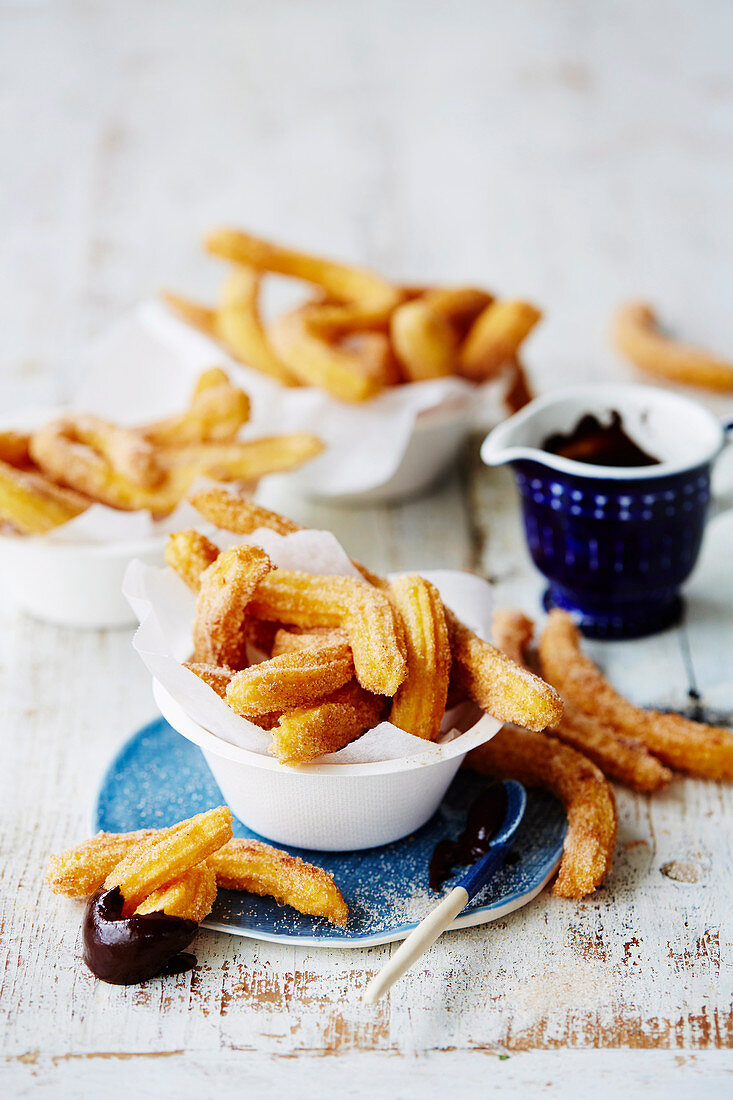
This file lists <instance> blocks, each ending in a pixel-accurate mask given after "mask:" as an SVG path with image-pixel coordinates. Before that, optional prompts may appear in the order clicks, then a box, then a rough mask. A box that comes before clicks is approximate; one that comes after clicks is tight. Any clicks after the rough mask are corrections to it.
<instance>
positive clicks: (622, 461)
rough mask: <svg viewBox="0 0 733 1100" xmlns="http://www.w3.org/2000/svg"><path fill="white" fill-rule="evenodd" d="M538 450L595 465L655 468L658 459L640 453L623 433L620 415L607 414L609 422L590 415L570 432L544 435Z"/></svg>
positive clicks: (629, 437)
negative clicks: (604, 422) (602, 421)
mask: <svg viewBox="0 0 733 1100" xmlns="http://www.w3.org/2000/svg"><path fill="white" fill-rule="evenodd" d="M542 449H543V450H544V451H548V452H549V453H550V454H552V455H560V456H561V457H562V458H571V459H573V461H574V462H590V463H593V465H595V466H658V465H659V459H658V458H654V457H653V456H652V455H649V454H647V453H646V451H643V450H642V449H641V447H640V446H639V445H638V443H635V442H634V440H633V439H632V438H631V436H629V435H627V434H626V431H625V429H624V425H623V421H622V419H621V413H619V412H617V411H616V410H615V409H613V410H612V412H611V422H610V423H609V424H602V423H601V421H600V420H599V419H598V417H596V416H594V415H593V413H586V415H585V416H581V418H580V420H579V421H578V423H577V424H576V425H575V427H574V428H573V430H572V431H571V432H568V434H567V435H565V434H564V433H563V432H555V433H554V434H553V435H548V436H547V438H546V439H545V440H543V443H542Z"/></svg>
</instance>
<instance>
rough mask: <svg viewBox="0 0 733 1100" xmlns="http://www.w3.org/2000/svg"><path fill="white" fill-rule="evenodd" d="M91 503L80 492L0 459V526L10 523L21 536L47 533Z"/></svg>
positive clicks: (82, 510) (78, 513)
mask: <svg viewBox="0 0 733 1100" xmlns="http://www.w3.org/2000/svg"><path fill="white" fill-rule="evenodd" d="M89 504H90V501H89V500H88V499H87V498H86V497H83V496H81V494H80V493H76V492H74V490H73V489H64V488H62V487H61V486H60V485H55V484H54V482H53V481H50V480H49V479H48V478H47V477H44V476H43V475H42V474H39V473H34V472H33V471H29V470H18V469H16V468H15V467H14V466H11V465H9V463H7V462H2V461H0V525H2V524H3V523H7V524H10V526H11V527H13V528H14V529H15V530H16V531H18V532H19V533H20V534H21V535H44V534H45V533H46V532H47V531H51V530H53V528H54V527H59V526H60V525H61V524H62V523H68V522H69V520H70V519H73V518H74V517H75V516H78V515H81V513H82V512H84V511H86V509H87V508H88V507H89Z"/></svg>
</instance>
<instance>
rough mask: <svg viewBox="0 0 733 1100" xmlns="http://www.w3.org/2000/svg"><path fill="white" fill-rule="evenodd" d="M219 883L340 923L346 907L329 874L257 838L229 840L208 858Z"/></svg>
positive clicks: (225, 887) (346, 909) (346, 910)
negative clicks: (272, 898) (269, 897)
mask: <svg viewBox="0 0 733 1100" xmlns="http://www.w3.org/2000/svg"><path fill="white" fill-rule="evenodd" d="M207 862H208V865H209V867H211V868H212V870H213V871H214V873H215V875H216V881H217V883H218V885H219V886H222V887H223V888H224V889H225V890H246V891H248V892H249V893H251V894H263V895H266V896H271V897H274V898H275V899H276V900H277V901H278V902H279V903H280V904H281V905H290V906H292V908H293V909H297V910H298V912H299V913H305V914H308V915H310V916H313V917H326V918H327V919H328V920H329V921H331V923H332V924H336V925H339V926H340V927H344V925H345V924H346V922H347V920H348V916H349V910H348V906H347V905H346V902H345V901H344V899H343V896H342V894H341V891H340V890H339V888H338V887H337V886H336V884H335V882H334V880H333V875H331V874H329V873H328V871H324V870H323V869H322V868H321V867H316V866H314V865H313V864H312V863H306V862H305V861H304V860H302V859H298V858H297V856H291V855H290V854H289V853H288V852H282V851H280V850H279V849H278V848H272V847H270V845H269V844H263V843H262V841H259V840H242V839H239V838H237V839H234V840H230V841H229V843H228V844H225V845H224V846H223V847H222V848H220V849H219V851H218V852H215V853H214V855H213V856H210V857H209V859H208V861H207Z"/></svg>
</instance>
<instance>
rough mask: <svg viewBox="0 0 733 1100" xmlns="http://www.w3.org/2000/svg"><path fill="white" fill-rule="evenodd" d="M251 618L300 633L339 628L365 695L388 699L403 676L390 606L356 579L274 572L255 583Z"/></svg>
mask: <svg viewBox="0 0 733 1100" xmlns="http://www.w3.org/2000/svg"><path fill="white" fill-rule="evenodd" d="M252 614H254V615H255V616H257V617H259V618H261V619H271V620H274V621H276V622H281V623H290V624H292V625H294V626H299V627H303V628H305V629H306V630H307V629H309V628H310V627H313V626H329V627H342V628H343V629H344V630H345V631H346V633H347V635H348V638H349V642H350V644H351V649H352V652H353V655H354V666H355V668H356V677H357V679H358V681H359V683H360V684H361V685H362V687H365V688H366V689H367V690H368V691H373V692H375V693H376V694H378V695H394V694H395V692H396V691H397V688H398V687H399V686H400V684H401V683H402V681H403V680H404V678H405V673H406V666H405V657H404V654H403V652H402V649H401V648H400V642H399V639H398V635H397V627H396V625H395V619H394V613H393V611H392V606H391V604H390V602H389V600H388V599H387V597H386V596H385V595H384V593H382V592H379V591H378V590H377V589H375V588H373V587H372V586H371V585H369V584H366V583H365V582H364V581H362V580H357V579H356V578H352V577H327V578H326V577H320V576H314V575H311V574H308V573H296V572H291V571H288V570H285V569H277V570H274V571H273V572H272V573H271V574H270V575H269V576H267V577H265V578H264V579H263V580H262V581H261V582H260V584H259V585H258V588H257V592H256V593H255V596H254V599H253V601H252Z"/></svg>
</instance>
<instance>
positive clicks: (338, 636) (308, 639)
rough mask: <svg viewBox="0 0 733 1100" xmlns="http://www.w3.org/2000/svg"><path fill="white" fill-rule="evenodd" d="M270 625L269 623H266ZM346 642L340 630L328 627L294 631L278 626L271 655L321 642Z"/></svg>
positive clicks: (305, 647)
mask: <svg viewBox="0 0 733 1100" xmlns="http://www.w3.org/2000/svg"><path fill="white" fill-rule="evenodd" d="M268 625H270V624H268ZM326 641H330V642H348V639H347V637H346V635H345V634H344V632H343V631H342V630H332V629H331V628H330V627H326V626H324V627H320V628H318V627H314V629H313V630H306V631H295V630H286V629H285V628H284V627H279V628H278V630H277V631H276V632H275V637H274V638H273V642H272V647H271V650H270V656H271V657H279V656H281V655H282V654H283V653H297V652H298V651H299V650H301V649H308V647H309V646H312V645H314V644H315V645H320V644H322V643H323V642H326Z"/></svg>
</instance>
